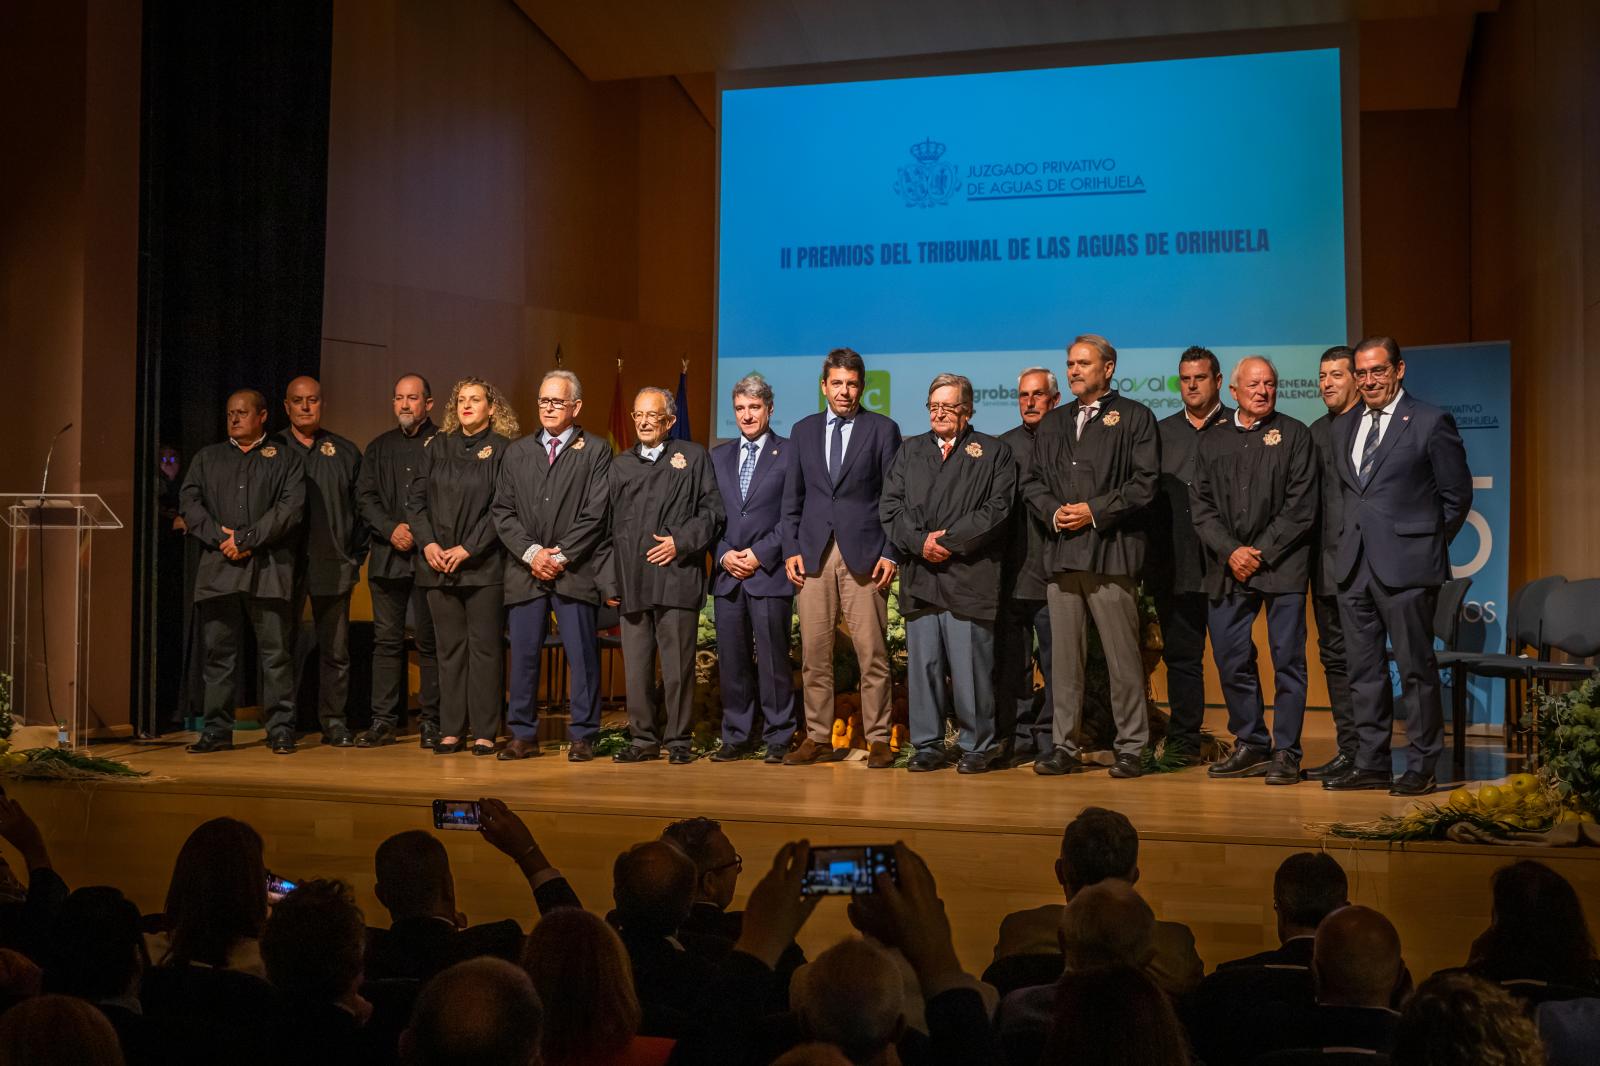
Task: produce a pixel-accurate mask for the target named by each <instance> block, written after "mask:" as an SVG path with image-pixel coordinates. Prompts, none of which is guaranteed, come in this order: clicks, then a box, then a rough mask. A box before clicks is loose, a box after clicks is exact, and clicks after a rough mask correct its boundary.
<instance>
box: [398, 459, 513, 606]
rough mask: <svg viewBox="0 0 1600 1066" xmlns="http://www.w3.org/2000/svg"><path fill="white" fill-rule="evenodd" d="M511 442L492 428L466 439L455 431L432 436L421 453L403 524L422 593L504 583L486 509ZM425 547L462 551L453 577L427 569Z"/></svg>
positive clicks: (496, 538)
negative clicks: (412, 545)
mask: <svg viewBox="0 0 1600 1066" xmlns="http://www.w3.org/2000/svg"><path fill="white" fill-rule="evenodd" d="M510 446H511V441H510V440H509V439H507V438H506V437H503V436H501V435H500V434H499V433H496V432H495V431H494V430H493V429H492V428H489V429H484V430H481V431H480V432H479V433H478V434H477V436H473V437H469V436H467V435H466V434H464V433H462V432H461V431H460V430H459V429H457V430H455V431H454V432H451V433H436V434H434V435H433V437H432V438H431V439H430V440H429V441H428V443H427V444H426V445H425V446H424V447H423V449H422V469H421V470H420V471H419V472H418V474H417V478H416V480H415V481H413V482H412V483H411V492H410V495H409V499H408V502H407V504H406V520H407V521H408V522H410V523H411V533H412V536H414V537H415V538H416V541H417V550H416V564H415V565H416V577H417V584H419V585H421V586H423V587H424V588H475V587H479V586H483V585H498V584H500V583H501V582H502V581H504V580H505V561H504V559H503V558H502V557H501V548H500V538H499V536H498V535H497V534H496V533H495V528H494V519H493V518H492V517H491V516H490V514H489V506H490V504H492V503H493V502H494V486H495V478H496V477H497V476H498V474H499V472H500V461H501V460H502V459H504V458H505V454H506V449H507V448H509V447H510ZM429 544H437V545H439V547H441V548H445V549H449V548H454V547H456V546H457V545H459V546H461V547H463V548H465V549H467V558H466V559H465V560H464V561H463V562H462V563H461V565H460V566H458V567H457V568H456V569H455V572H454V573H449V574H441V573H440V572H439V571H437V570H435V569H434V568H433V567H431V566H429V565H428V560H427V559H425V558H424V557H423V553H422V550H423V549H424V548H426V547H427V546H428V545H429Z"/></svg>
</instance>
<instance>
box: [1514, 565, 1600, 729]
mask: <svg viewBox="0 0 1600 1066" xmlns="http://www.w3.org/2000/svg"><path fill="white" fill-rule="evenodd" d="M1543 636H1544V647H1543V649H1541V650H1542V652H1543V654H1541V655H1540V657H1539V659H1538V660H1536V661H1535V662H1534V663H1533V667H1532V669H1533V677H1534V679H1535V680H1537V681H1560V682H1565V683H1567V684H1572V685H1576V684H1580V683H1581V682H1583V681H1586V680H1588V679H1589V677H1590V676H1591V675H1593V674H1594V672H1595V668H1596V665H1597V663H1596V657H1597V656H1600V578H1589V579H1587V580H1584V581H1569V582H1567V583H1566V584H1564V585H1562V586H1561V587H1559V588H1557V589H1556V590H1555V591H1554V592H1552V593H1551V594H1550V598H1549V599H1548V600H1546V601H1545V605H1544V624H1543ZM1551 650H1555V651H1559V652H1561V653H1563V654H1564V655H1566V656H1567V661H1565V662H1552V661H1550V658H1549V654H1550V651H1551ZM1584 660H1587V661H1584ZM1534 713H1535V716H1536V717H1535V718H1534V720H1533V722H1531V723H1529V726H1528V737H1529V740H1530V744H1531V745H1535V746H1536V745H1537V743H1538V735H1539V721H1538V718H1537V713H1538V711H1537V708H1535V712H1534Z"/></svg>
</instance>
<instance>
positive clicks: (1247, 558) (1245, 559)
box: [1228, 544, 1261, 582]
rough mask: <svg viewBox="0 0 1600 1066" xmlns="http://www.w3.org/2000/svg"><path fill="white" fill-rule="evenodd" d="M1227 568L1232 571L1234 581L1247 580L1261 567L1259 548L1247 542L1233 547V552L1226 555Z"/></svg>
mask: <svg viewBox="0 0 1600 1066" xmlns="http://www.w3.org/2000/svg"><path fill="white" fill-rule="evenodd" d="M1228 569H1229V570H1231V571H1233V577H1234V580H1235V581H1241V582H1243V581H1249V580H1250V578H1251V577H1253V576H1255V572H1256V571H1257V570H1260V569H1261V549H1260V548H1252V547H1250V546H1249V545H1248V544H1243V545H1240V546H1239V547H1237V548H1235V549H1233V554H1232V555H1230V556H1228Z"/></svg>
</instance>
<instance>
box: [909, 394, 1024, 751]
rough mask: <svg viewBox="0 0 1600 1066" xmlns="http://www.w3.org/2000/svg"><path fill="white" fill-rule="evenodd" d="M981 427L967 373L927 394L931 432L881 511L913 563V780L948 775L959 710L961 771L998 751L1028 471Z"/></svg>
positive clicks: (915, 444) (919, 439) (912, 441)
mask: <svg viewBox="0 0 1600 1066" xmlns="http://www.w3.org/2000/svg"><path fill="white" fill-rule="evenodd" d="M971 421H972V382H971V381H969V380H967V379H966V378H964V377H962V376H961V375H959V374H940V375H938V376H937V377H935V378H934V379H933V382H932V383H931V384H930V385H929V386H928V423H929V426H930V432H928V433H923V434H918V435H917V436H915V437H909V438H907V439H906V441H905V442H904V443H903V444H901V445H900V450H899V451H898V452H896V453H895V457H894V462H893V463H891V464H890V466H889V474H888V476H887V477H886V478H884V482H883V499H882V502H881V503H880V504H879V507H878V513H879V516H880V518H881V519H882V521H883V528H884V531H885V532H886V533H887V534H888V535H889V540H890V541H891V542H892V543H893V544H894V546H895V547H896V548H898V549H900V551H901V553H902V554H903V555H904V557H905V562H904V564H903V565H902V566H901V570H900V609H901V613H902V614H904V616H905V620H906V653H907V656H908V658H909V662H908V669H907V685H908V686H909V688H910V697H911V700H910V704H911V743H912V745H913V746H914V747H915V748H916V754H914V755H913V756H912V757H911V763H910V767H909V768H910V769H911V770H913V771H924V770H937V769H939V768H940V767H942V766H944V765H945V763H946V761H947V759H946V752H945V746H944V723H945V718H946V717H947V716H948V714H949V712H950V711H951V709H952V706H953V708H954V710H955V717H956V724H957V727H958V730H959V733H958V738H957V744H958V746H959V747H960V750H961V756H960V762H959V763H957V766H956V769H957V770H959V771H960V772H961V773H964V774H981V773H983V772H984V771H986V770H988V769H989V766H990V762H991V761H992V760H993V759H994V757H995V755H996V754H997V752H998V747H997V744H998V738H997V737H996V735H995V715H994V620H995V615H996V614H998V613H999V607H1000V565H1001V557H1002V555H1003V554H1004V552H1005V546H1006V537H1005V534H1006V526H1007V523H1006V519H1007V517H1008V516H1009V515H1010V513H1011V506H1012V503H1013V502H1014V501H1015V499H1016V493H1017V472H1016V466H1015V461H1014V460H1013V459H1012V457H1011V449H1010V448H1008V447H1006V446H1005V444H1003V443H1002V442H1001V441H1000V439H999V438H998V437H991V436H989V435H988V434H987V433H979V432H978V431H977V430H975V429H973V428H972V426H971V425H970V424H969V423H970V422H971ZM947 676H948V677H949V679H950V687H949V688H948V689H947V688H946V687H945V678H946V677H947Z"/></svg>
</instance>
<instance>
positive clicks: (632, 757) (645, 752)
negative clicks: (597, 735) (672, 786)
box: [611, 744, 661, 762]
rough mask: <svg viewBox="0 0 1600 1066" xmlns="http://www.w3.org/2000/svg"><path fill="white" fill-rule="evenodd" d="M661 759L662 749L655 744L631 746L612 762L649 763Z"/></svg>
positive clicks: (612, 757) (612, 759)
mask: <svg viewBox="0 0 1600 1066" xmlns="http://www.w3.org/2000/svg"><path fill="white" fill-rule="evenodd" d="M659 758H661V748H660V747H658V746H657V745H655V744H629V745H628V746H627V747H625V748H623V749H622V750H621V751H619V752H617V753H616V754H615V755H613V756H611V761H612V762H649V761H651V760H652V759H659Z"/></svg>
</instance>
